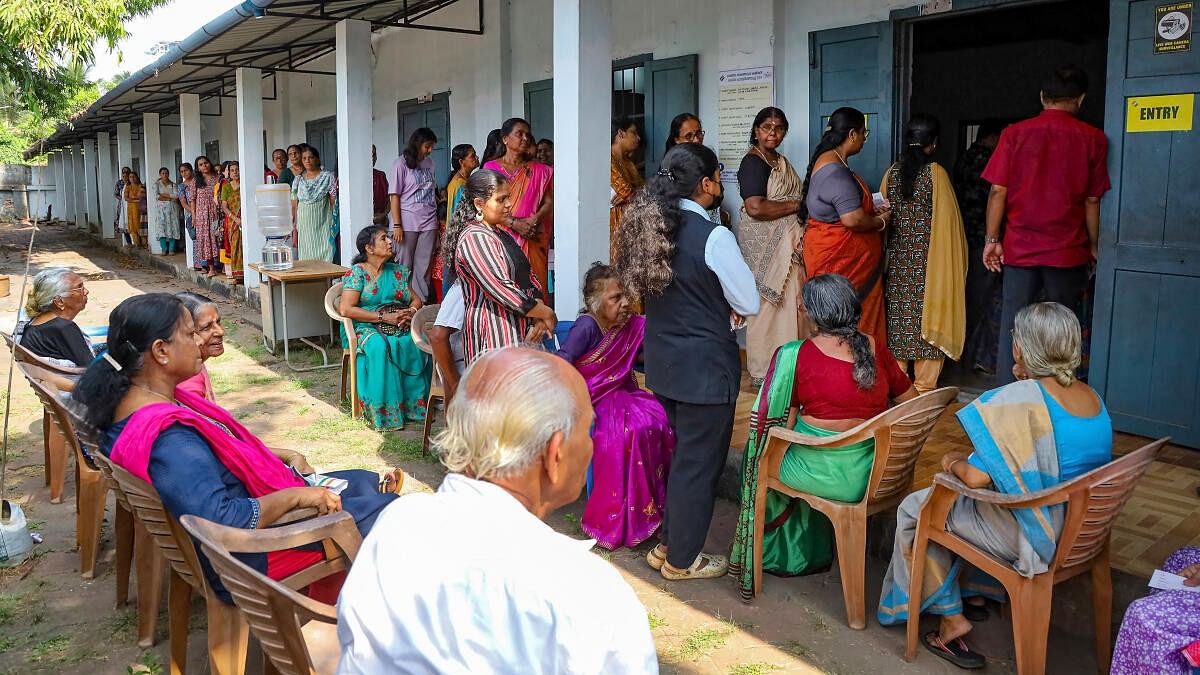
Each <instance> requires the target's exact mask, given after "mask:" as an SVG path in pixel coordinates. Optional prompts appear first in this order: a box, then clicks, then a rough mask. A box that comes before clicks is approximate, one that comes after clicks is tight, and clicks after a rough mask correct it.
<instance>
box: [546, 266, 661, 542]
mask: <svg viewBox="0 0 1200 675" xmlns="http://www.w3.org/2000/svg"><path fill="white" fill-rule="evenodd" d="M584 296H585V300H586V302H587V305H588V308H589V313H587V314H581V315H580V316H579V318H578V319H577V320H576V321H575V323H574V325H572V326H571V332H570V333H569V334H568V335H567V339H566V342H565V343H564V344H563V347H562V349H561V350H559V355H560V356H562V357H563V358H565V359H567V360H568V361H570V362H571V363H572V364H574V365H575V367H576V368H577V369H578V370H579V373H580V374H581V375H583V379H584V380H585V381H586V382H587V386H588V392H589V393H590V394H591V398H592V407H593V408H595V411H596V427H595V429H594V430H593V432H592V444H593V452H592V484H591V485H592V487H591V492H590V495H589V497H588V502H587V506H586V507H585V508H584V511H583V521H582V523H581V526H582V528H583V531H584V532H585V533H587V535H588V536H589V537H593V538H595V539H596V541H597V542H598V543H599V544H600V545H601V546H603V547H605V548H607V549H610V550H611V549H616V548H618V547H620V546H628V547H630V548H633V547H635V546H637V545H638V544H640V543H642V542H643V541H645V540H647V539H649V538H650V535H652V534H654V532H655V530H657V529H658V526H659V525H660V524H661V523H662V515H663V513H662V510H663V506H664V504H665V503H666V496H667V473H668V471H669V469H670V466H671V451H672V450H674V448H675V434H674V433H673V432H672V431H671V425H670V424H669V423H668V421H667V413H666V411H664V410H663V407H662V404H660V403H659V402H658V399H656V398H654V395H653V394H651V393H650V392H648V391H645V390H644V389H642V388H641V387H639V386H638V382H637V378H636V377H635V376H634V374H633V366H634V363H635V362H636V361H637V360H638V358H639V356H640V355H641V351H642V341H643V340H644V339H645V335H646V318H645V317H643V316H641V315H637V314H635V315H632V316H630V315H629V313H628V312H629V300H628V299H627V298H626V297H625V294H624V291H623V289H622V288H621V286H620V283H619V282H618V281H617V279H616V273H615V272H614V271H613V270H612V268H611V267H608V266H607V265H599V264H597V265H594V266H593V267H592V269H591V270H590V271H589V272H588V274H587V277H586V280H585V282H584Z"/></svg>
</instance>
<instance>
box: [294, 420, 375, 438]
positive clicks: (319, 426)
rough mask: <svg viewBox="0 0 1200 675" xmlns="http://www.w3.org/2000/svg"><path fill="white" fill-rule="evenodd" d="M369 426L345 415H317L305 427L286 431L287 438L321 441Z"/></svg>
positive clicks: (366, 428) (368, 429) (367, 428)
mask: <svg viewBox="0 0 1200 675" xmlns="http://www.w3.org/2000/svg"><path fill="white" fill-rule="evenodd" d="M370 430H371V427H369V426H367V423H366V422H364V421H362V420H356V419H352V418H350V417H347V416H345V415H336V416H331V417H318V418H317V419H315V420H313V421H312V423H311V424H309V425H308V426H307V427H298V428H295V429H292V430H291V431H290V432H288V437H289V438H295V439H297V440H301V441H323V440H333V439H339V438H341V437H343V436H345V435H346V434H353V433H355V432H357V431H370Z"/></svg>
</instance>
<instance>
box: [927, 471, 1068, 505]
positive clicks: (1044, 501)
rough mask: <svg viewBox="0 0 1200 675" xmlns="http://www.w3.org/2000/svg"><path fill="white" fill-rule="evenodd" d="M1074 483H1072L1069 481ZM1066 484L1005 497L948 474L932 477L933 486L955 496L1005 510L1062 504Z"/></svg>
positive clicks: (1066, 497) (1065, 492)
mask: <svg viewBox="0 0 1200 675" xmlns="http://www.w3.org/2000/svg"><path fill="white" fill-rule="evenodd" d="M1071 482H1074V481H1071ZM1071 482H1068V483H1060V484H1058V485H1055V486H1054V487H1052V488H1046V489H1045V490H1038V491H1037V492H1029V493H1026V494H1021V495H1007V494H1004V493H1002V492H996V491H995V490H980V489H977V488H970V487H967V486H966V485H965V484H964V483H963V482H962V481H960V480H959V479H958V478H957V477H955V476H954V475H952V474H949V473H945V472H942V473H939V474H937V475H936V476H934V477H933V484H934V485H935V486H940V487H943V488H945V489H947V490H950V491H952V492H954V493H956V494H960V495H962V496H964V497H969V498H971V499H974V500H975V501H979V502H984V503H986V504H995V505H996V506H1000V507H1002V508H1006V509H1028V508H1034V507H1038V506H1049V505H1051V504H1062V503H1064V502H1066V501H1067V500H1068V498H1069V496H1068V494H1067V490H1066V489H1064V488H1065V487H1066V486H1068V485H1070V484H1071Z"/></svg>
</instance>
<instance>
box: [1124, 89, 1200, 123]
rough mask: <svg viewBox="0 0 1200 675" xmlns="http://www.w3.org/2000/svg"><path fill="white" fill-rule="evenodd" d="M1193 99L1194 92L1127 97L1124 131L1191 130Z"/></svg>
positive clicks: (1194, 97) (1194, 96)
mask: <svg viewBox="0 0 1200 675" xmlns="http://www.w3.org/2000/svg"><path fill="white" fill-rule="evenodd" d="M1195 99H1196V95H1195V94H1168V95H1166V96H1134V97H1131V98H1128V99H1126V101H1128V104H1127V108H1126V112H1125V131H1127V132H1130V133H1136V132H1142V131H1191V130H1192V106H1193V104H1194V102H1195Z"/></svg>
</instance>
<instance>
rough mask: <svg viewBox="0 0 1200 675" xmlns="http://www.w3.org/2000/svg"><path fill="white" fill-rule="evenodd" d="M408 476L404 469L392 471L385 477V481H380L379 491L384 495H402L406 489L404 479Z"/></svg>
mask: <svg viewBox="0 0 1200 675" xmlns="http://www.w3.org/2000/svg"><path fill="white" fill-rule="evenodd" d="M405 478H407V474H405V473H404V469H392V470H391V471H389V472H387V473H385V474H384V475H383V480H381V481H379V491H380V492H381V493H383V494H397V495H398V494H400V491H401V490H403V489H404V479H405Z"/></svg>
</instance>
